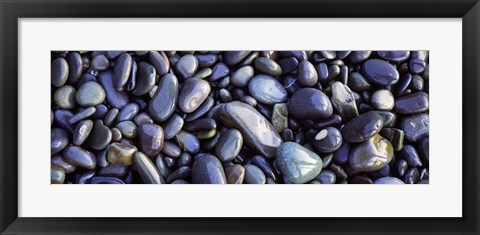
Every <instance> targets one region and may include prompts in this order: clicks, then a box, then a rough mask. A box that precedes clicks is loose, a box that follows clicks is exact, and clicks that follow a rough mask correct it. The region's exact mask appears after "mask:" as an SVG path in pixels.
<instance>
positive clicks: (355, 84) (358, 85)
mask: <svg viewBox="0 0 480 235" xmlns="http://www.w3.org/2000/svg"><path fill="white" fill-rule="evenodd" d="M348 87H349V88H350V89H351V90H352V91H356V92H362V91H368V90H370V89H371V85H370V83H369V82H368V81H367V80H366V79H365V78H364V77H363V75H362V74H361V73H359V72H352V73H350V74H349V76H348Z"/></svg>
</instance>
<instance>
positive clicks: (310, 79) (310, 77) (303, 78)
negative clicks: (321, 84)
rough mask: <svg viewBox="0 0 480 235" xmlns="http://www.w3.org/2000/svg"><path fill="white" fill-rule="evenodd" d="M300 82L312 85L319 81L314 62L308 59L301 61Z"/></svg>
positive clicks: (299, 68)
mask: <svg viewBox="0 0 480 235" xmlns="http://www.w3.org/2000/svg"><path fill="white" fill-rule="evenodd" d="M297 73H298V82H299V83H300V84H301V85H303V86H308V87H312V86H314V85H315V84H317V82H318V75H317V71H316V70H315V67H313V64H312V63H310V62H309V61H308V60H304V61H302V62H300V64H299V65H298V68H297Z"/></svg>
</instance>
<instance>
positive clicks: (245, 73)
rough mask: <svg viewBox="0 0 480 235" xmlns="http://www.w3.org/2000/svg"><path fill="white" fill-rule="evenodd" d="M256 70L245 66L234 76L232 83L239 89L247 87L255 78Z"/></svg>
mask: <svg viewBox="0 0 480 235" xmlns="http://www.w3.org/2000/svg"><path fill="white" fill-rule="evenodd" d="M253 75H254V70H253V67H252V66H249V65H247V66H243V67H241V68H239V69H238V70H237V71H235V72H234V73H233V74H232V77H231V78H230V81H231V82H232V84H233V85H235V86H237V87H241V88H243V87H246V86H247V85H248V82H249V81H250V79H252V78H253Z"/></svg>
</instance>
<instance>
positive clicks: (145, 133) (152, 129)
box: [138, 124, 164, 158]
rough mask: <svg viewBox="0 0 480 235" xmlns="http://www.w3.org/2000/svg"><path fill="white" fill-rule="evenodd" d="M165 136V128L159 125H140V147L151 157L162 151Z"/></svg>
mask: <svg viewBox="0 0 480 235" xmlns="http://www.w3.org/2000/svg"><path fill="white" fill-rule="evenodd" d="M163 138H164V133H163V128H162V127H161V126H159V125H156V124H144V125H141V126H140V127H138V140H139V149H140V151H142V152H143V153H145V155H147V156H148V157H150V158H153V157H154V156H155V155H157V154H158V153H160V151H162V147H163Z"/></svg>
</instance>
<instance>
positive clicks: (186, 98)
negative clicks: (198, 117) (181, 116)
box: [178, 78, 211, 113]
mask: <svg viewBox="0 0 480 235" xmlns="http://www.w3.org/2000/svg"><path fill="white" fill-rule="evenodd" d="M210 90H211V88H210V84H209V83H208V82H207V81H205V80H202V79H198V78H189V79H187V80H186V81H185V82H184V83H183V84H182V89H181V91H180V95H179V96H178V107H179V108H180V109H181V110H182V111H183V112H185V113H191V112H193V111H195V110H196V109H197V108H198V107H199V106H200V105H201V104H202V103H203V101H205V99H206V98H207V97H208V94H209V93H210Z"/></svg>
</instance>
